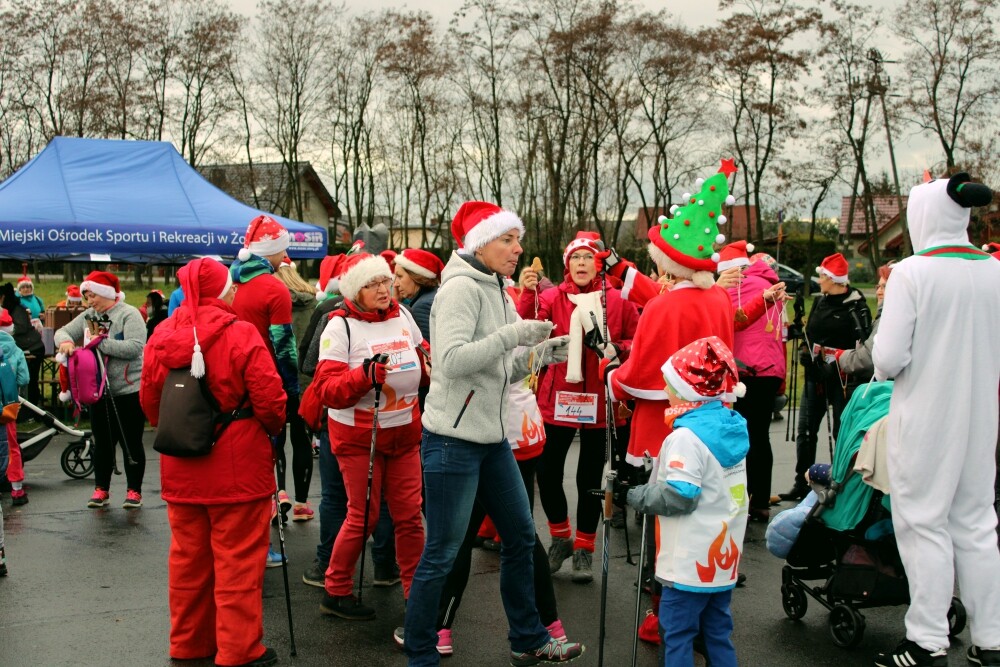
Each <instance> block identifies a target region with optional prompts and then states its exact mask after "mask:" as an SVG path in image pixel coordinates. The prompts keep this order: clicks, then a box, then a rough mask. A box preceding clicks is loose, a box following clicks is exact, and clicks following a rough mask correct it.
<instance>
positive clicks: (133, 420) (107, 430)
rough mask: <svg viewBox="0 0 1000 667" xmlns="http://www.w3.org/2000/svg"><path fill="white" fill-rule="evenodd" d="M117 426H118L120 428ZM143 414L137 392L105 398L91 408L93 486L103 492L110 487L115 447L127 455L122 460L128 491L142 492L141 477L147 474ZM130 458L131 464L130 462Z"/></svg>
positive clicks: (108, 395) (107, 393) (106, 396)
mask: <svg viewBox="0 0 1000 667" xmlns="http://www.w3.org/2000/svg"><path fill="white" fill-rule="evenodd" d="M119 424H120V426H119ZM145 426H146V415H144V414H143V412H142V406H141V405H139V392H137V391H135V392H132V393H131V394H122V395H121V396H115V397H114V399H112V398H111V395H110V392H109V391H105V392H104V397H103V398H101V400H99V401H98V402H97V403H95V404H94V405H92V406H90V428H91V431H92V432H93V434H94V447H93V450H92V451H93V458H94V479H95V486H96V487H97V488H99V489H104V490H105V491H107V490H109V489H110V488H111V473H112V472H113V471H114V468H115V447H116V446H121V448H122V452H126V451H127V453H126V454H125V456H124V458H123V464H124V468H125V479H126V482H127V484H128V488H130V489H132V490H133V491H135V492H136V493H142V478H143V476H144V475H145V474H146V452H145V450H144V449H143V448H142V429H143V428H145ZM129 456H131V457H132V461H133V462H132V463H131V464H130V463H129Z"/></svg>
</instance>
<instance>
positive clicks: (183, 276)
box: [177, 257, 233, 378]
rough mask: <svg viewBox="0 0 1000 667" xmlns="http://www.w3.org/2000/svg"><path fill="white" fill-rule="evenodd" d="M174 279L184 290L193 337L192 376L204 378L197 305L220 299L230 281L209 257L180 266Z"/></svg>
mask: <svg viewBox="0 0 1000 667" xmlns="http://www.w3.org/2000/svg"><path fill="white" fill-rule="evenodd" d="M177 279H178V280H179V281H180V283H181V289H183V290H184V306H185V307H187V308H188V309H189V310H190V311H191V322H192V326H191V332H192V334H193V335H194V350H193V351H192V354H191V375H192V376H193V377H196V378H200V377H203V376H204V375H205V357H204V356H203V355H202V353H201V345H200V344H199V343H198V328H197V327H196V326H194V322H195V321H196V316H197V312H198V303H199V302H200V301H201V300H202V299H203V298H216V299H221V298H222V297H223V296H225V295H226V292H228V291H229V289H230V288H231V287H232V286H233V277H232V275H231V274H230V273H229V269H227V268H226V267H225V266H224V265H223V264H222V263H221V262H218V261H216V260H214V259H212V258H211V257H199V258H198V259H193V260H191V261H190V262H188V263H187V264H185V265H184V266H182V267H181V268H180V270H179V271H178V272H177Z"/></svg>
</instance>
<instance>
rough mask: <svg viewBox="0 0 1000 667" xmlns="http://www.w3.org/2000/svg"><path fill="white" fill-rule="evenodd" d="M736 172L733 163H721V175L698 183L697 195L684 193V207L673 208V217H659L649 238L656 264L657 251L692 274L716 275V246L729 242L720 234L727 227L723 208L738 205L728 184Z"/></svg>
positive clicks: (730, 161)
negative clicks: (722, 226) (704, 272)
mask: <svg viewBox="0 0 1000 667" xmlns="http://www.w3.org/2000/svg"><path fill="white" fill-rule="evenodd" d="M735 172H736V165H735V164H734V160H732V159H729V160H722V161H721V166H720V167H719V171H718V173H716V174H714V175H712V176H711V177H709V178H707V179H701V178H699V179H698V180H697V181H695V185H697V186H698V188H699V191H698V192H697V193H695V194H690V193H685V194H684V203H683V204H680V205H674V206H671V207H670V216H665V215H661V216H660V219H659V224H658V225H654V226H653V227H651V228H650V230H649V234H648V236H649V240H650V242H651V243H652V246H651V249H650V254H651V255H653V259H654V260H656V259H657V257H656V253H655V252H654V250H653V249H654V248H655V250H659V251H660V252H662V253H663V254H664V255H666V258H667V259H669V260H672V261H673V262H675V263H676V264H679V265H680V266H681V267H684V268H686V269H688V270H689V271H710V272H714V271H715V269H716V265H717V264H718V262H719V253H717V252H716V251H715V246H714V245H713V244H716V243H719V244H721V243H724V242H725V241H726V237H725V236H723V235H722V234H720V233H719V225H723V224H725V223H726V216H725V215H723V214H722V207H723V205H728V206H732V205H733V204H734V203H735V202H736V200H735V199H734V198H733V197H732V195H730V194H729V182H728V180H729V176H730V175H731V174H733V173H735ZM657 263H658V264H659V261H657ZM661 268H662V267H661Z"/></svg>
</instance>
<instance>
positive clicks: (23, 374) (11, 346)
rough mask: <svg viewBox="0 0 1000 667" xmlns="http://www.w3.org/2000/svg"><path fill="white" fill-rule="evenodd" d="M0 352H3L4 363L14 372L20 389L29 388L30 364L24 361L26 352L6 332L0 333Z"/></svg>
mask: <svg viewBox="0 0 1000 667" xmlns="http://www.w3.org/2000/svg"><path fill="white" fill-rule="evenodd" d="M0 350H3V358H4V361H6V362H7V365H8V366H10V367H11V369H12V370H13V371H14V379H15V380H16V381H17V386H18V387H27V386H28V382H29V377H28V362H27V361H25V359H24V352H22V351H21V348H19V347H18V346H17V343H15V342H14V337H13V336H11V335H10V334H9V333H7V332H5V331H0Z"/></svg>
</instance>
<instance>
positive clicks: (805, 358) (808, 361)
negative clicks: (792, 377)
mask: <svg viewBox="0 0 1000 667" xmlns="http://www.w3.org/2000/svg"><path fill="white" fill-rule="evenodd" d="M799 363H800V364H802V365H803V366H805V367H806V368H812V366H813V359H812V355H811V354H809V350H807V349H806V348H805V346H803V347H800V348H799Z"/></svg>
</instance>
